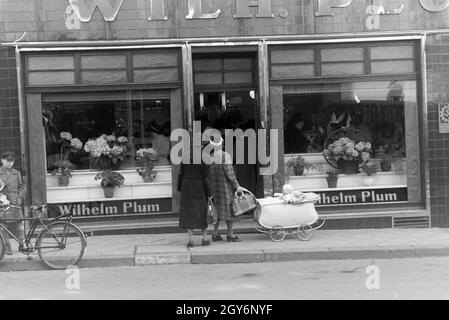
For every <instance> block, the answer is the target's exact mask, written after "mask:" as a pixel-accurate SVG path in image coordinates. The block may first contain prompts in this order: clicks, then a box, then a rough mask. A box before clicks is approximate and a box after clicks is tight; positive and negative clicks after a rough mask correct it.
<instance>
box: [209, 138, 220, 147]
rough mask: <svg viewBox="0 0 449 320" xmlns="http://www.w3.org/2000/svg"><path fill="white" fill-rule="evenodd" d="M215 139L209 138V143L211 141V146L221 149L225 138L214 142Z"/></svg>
mask: <svg viewBox="0 0 449 320" xmlns="http://www.w3.org/2000/svg"><path fill="white" fill-rule="evenodd" d="M213 139H214V137H213V136H211V137H210V138H209V141H210V144H211V145H213V146H214V147H221V146H222V145H223V138H222V137H220V139H219V140H218V141H214V140H213Z"/></svg>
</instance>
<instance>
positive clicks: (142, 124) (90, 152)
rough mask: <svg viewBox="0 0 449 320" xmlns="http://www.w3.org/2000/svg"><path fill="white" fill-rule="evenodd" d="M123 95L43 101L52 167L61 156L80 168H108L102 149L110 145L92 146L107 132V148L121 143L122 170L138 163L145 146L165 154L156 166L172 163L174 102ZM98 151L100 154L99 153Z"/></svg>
mask: <svg viewBox="0 0 449 320" xmlns="http://www.w3.org/2000/svg"><path fill="white" fill-rule="evenodd" d="M133 97H134V99H132V100H129V101H128V100H126V99H125V98H124V99H118V100H115V101H82V100H83V99H80V101H65V102H51V103H48V102H45V103H43V123H44V126H45V139H46V155H47V169H48V171H49V172H51V171H53V170H54V169H55V162H56V161H58V160H61V159H62V160H68V161H70V162H71V163H72V164H73V166H74V169H75V170H98V169H103V168H102V167H101V164H99V163H98V161H96V160H97V159H96V158H98V153H102V154H103V153H104V154H107V153H108V152H110V151H111V150H109V149H108V150H106V149H105V150H103V149H101V148H103V147H105V146H104V145H102V144H100V143H98V144H96V145H95V146H96V147H95V148H94V147H92V141H97V142H98V141H99V140H98V138H100V137H101V136H103V137H104V138H105V139H106V141H107V142H108V144H107V146H106V147H109V148H111V149H112V148H114V147H116V146H117V147H120V148H121V149H117V148H116V150H122V151H123V152H121V153H120V157H121V160H120V164H119V169H131V168H135V167H137V166H138V164H137V163H136V161H135V154H136V151H137V150H138V149H139V148H151V147H152V148H154V149H155V150H156V151H157V152H158V153H159V156H160V158H159V160H158V161H157V162H156V163H155V165H156V166H162V165H169V164H170V162H169V158H168V155H169V150H170V132H171V124H170V100H169V99H166V98H165V99H149V98H148V97H143V96H142V98H140V99H139V98H138V97H136V95H133ZM96 153H97V154H96Z"/></svg>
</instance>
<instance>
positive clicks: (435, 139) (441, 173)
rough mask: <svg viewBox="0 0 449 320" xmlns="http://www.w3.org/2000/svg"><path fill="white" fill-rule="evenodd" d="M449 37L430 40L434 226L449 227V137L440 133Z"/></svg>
mask: <svg viewBox="0 0 449 320" xmlns="http://www.w3.org/2000/svg"><path fill="white" fill-rule="evenodd" d="M448 45H449V37H448V36H447V35H444V36H442V35H434V36H430V37H428V38H427V43H426V52H427V99H428V103H427V111H428V112H427V114H428V119H427V120H428V135H429V141H428V143H429V150H428V155H429V169H430V171H429V175H430V203H431V215H432V226H433V227H439V228H444V227H445V228H447V227H449V197H448V196H449V134H442V133H440V130H439V110H438V105H439V104H440V103H448V102H449V91H448V86H449V74H448V72H447V61H449V60H448V59H449V51H448V50H447V48H448Z"/></svg>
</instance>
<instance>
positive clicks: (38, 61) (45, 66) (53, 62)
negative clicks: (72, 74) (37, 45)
mask: <svg viewBox="0 0 449 320" xmlns="http://www.w3.org/2000/svg"><path fill="white" fill-rule="evenodd" d="M74 68H75V60H74V57H73V56H52V57H33V56H31V57H28V70H30V71H35V70H70V69H74Z"/></svg>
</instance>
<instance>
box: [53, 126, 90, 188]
mask: <svg viewBox="0 0 449 320" xmlns="http://www.w3.org/2000/svg"><path fill="white" fill-rule="evenodd" d="M59 137H60V140H59V143H60V144H61V152H60V155H59V159H58V160H57V161H56V162H55V163H54V167H55V169H54V171H53V175H58V181H59V186H61V187H67V186H68V185H69V181H70V178H71V177H72V174H71V170H73V168H74V165H73V164H72V163H71V162H70V161H69V158H70V155H71V154H73V153H77V152H79V151H80V150H81V149H83V143H82V142H81V140H80V139H78V138H74V137H73V136H72V134H71V133H70V132H66V131H64V132H61V133H60V135H59Z"/></svg>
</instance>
